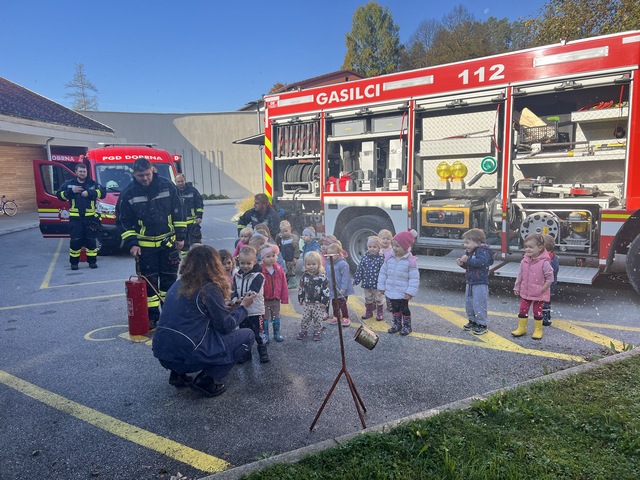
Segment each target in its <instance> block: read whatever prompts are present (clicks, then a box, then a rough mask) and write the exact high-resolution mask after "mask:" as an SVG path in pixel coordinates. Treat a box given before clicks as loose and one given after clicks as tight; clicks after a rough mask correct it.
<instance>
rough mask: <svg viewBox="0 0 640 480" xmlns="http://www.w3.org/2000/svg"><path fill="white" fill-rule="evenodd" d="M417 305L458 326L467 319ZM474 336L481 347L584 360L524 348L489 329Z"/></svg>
mask: <svg viewBox="0 0 640 480" xmlns="http://www.w3.org/2000/svg"><path fill="white" fill-rule="evenodd" d="M419 306H421V307H423V308H426V309H427V310H429V311H431V312H433V313H435V314H436V315H438V316H439V317H441V318H443V319H445V320H447V321H448V322H451V323H453V324H454V325H456V326H457V327H460V328H462V327H463V326H464V325H465V324H466V323H467V321H468V320H467V318H465V317H463V316H462V315H458V314H457V313H455V312H453V311H452V310H451V309H449V308H447V307H441V306H437V305H426V304H420V305H419ZM476 338H477V339H478V340H479V341H480V343H479V342H474V345H475V346H478V347H482V348H490V349H494V350H503V351H506V352H513V353H520V354H525V355H534V356H538V357H550V358H558V359H561V360H572V361H574V362H584V361H585V359H584V358H582V357H580V356H578V355H568V354H565V353H556V352H549V351H545V350H533V349H530V348H524V347H522V346H520V345H518V344H517V343H514V342H511V341H509V340H507V339H505V338H503V337H501V336H500V335H498V334H496V333H493V332H491V331H488V332H487V333H485V334H484V335H479V336H478V337H476Z"/></svg>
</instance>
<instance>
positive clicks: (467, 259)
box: [456, 228, 493, 335]
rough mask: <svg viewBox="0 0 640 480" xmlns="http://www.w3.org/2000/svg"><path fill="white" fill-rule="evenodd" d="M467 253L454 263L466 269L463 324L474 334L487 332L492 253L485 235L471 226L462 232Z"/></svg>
mask: <svg viewBox="0 0 640 480" xmlns="http://www.w3.org/2000/svg"><path fill="white" fill-rule="evenodd" d="M462 240H463V243H464V248H465V249H466V251H467V253H466V254H464V255H462V256H461V257H460V258H458V259H457V260H456V263H457V264H458V265H460V266H461V267H462V268H464V269H466V270H467V273H466V276H467V287H466V291H465V302H464V306H465V309H466V311H467V318H468V319H469V322H468V323H467V324H466V325H465V326H464V329H465V330H467V331H472V332H473V334H474V335H484V334H485V333H487V331H488V328H487V301H488V299H489V267H490V266H491V265H492V264H493V254H492V253H491V250H489V245H487V244H486V241H487V237H486V235H485V234H484V232H483V231H482V230H480V229H479V228H472V229H471V230H467V231H466V232H464V233H463V234H462Z"/></svg>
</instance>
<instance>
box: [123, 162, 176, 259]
mask: <svg viewBox="0 0 640 480" xmlns="http://www.w3.org/2000/svg"><path fill="white" fill-rule="evenodd" d="M116 224H117V225H118V227H119V228H120V229H121V230H122V240H123V242H124V247H125V249H127V250H128V249H130V248H131V247H133V246H135V245H138V246H141V247H159V246H161V245H162V243H163V242H166V241H167V239H169V240H170V239H171V237H173V236H174V235H175V239H176V240H184V237H185V230H186V227H187V223H186V221H185V219H184V211H183V210H182V202H181V201H180V198H179V197H178V192H177V188H176V186H175V185H174V184H173V183H172V182H171V181H169V180H167V179H166V178H164V177H160V176H159V175H158V174H154V175H153V180H152V181H151V184H150V185H149V186H148V187H144V186H142V185H140V184H139V183H138V182H137V181H136V180H135V179H134V180H132V181H131V183H130V184H129V185H128V186H127V187H126V188H125V189H124V190H123V191H122V193H121V194H120V197H119V198H118V203H117V204H116Z"/></svg>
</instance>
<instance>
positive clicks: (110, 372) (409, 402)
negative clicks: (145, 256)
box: [0, 201, 640, 479]
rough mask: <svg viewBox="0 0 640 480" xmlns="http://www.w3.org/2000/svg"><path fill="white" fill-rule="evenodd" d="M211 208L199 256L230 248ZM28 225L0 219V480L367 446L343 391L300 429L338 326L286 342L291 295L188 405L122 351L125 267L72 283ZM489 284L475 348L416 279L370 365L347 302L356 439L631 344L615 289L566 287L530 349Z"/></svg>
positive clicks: (224, 224)
mask: <svg viewBox="0 0 640 480" xmlns="http://www.w3.org/2000/svg"><path fill="white" fill-rule="evenodd" d="M209 202H211V201H209ZM213 202H217V203H207V207H206V208H205V222H206V223H205V226H204V227H203V233H204V235H205V243H207V244H211V245H213V246H215V247H216V248H229V247H231V246H232V245H233V240H234V238H235V233H236V232H235V225H234V224H233V222H231V221H230V220H229V219H230V218H231V216H232V214H233V213H234V208H233V207H232V206H231V205H230V204H232V203H235V201H226V202H225V201H213ZM223 202H224V203H223ZM216 205H217V207H214V206H216ZM36 226H37V214H36V213H29V212H20V213H18V214H17V215H16V216H15V217H12V218H10V217H3V216H0V235H3V234H6V233H10V232H11V233H13V235H10V236H5V237H0V246H1V247H2V249H3V254H4V255H5V257H4V261H3V264H4V265H3V272H5V274H7V273H8V272H10V274H11V278H10V280H11V281H10V282H7V283H6V284H5V287H4V291H0V311H1V312H0V404H2V405H3V406H4V408H3V409H1V410H0V424H2V425H3V429H0V444H3V445H5V446H6V448H5V450H4V452H3V456H2V457H3V458H0V478H3V479H4V478H7V479H12V478H26V477H30V478H45V477H48V478H54V477H55V478H88V477H89V476H91V477H96V476H98V478H149V479H151V478H154V479H155V478H161V476H160V473H159V472H169V473H171V474H173V475H175V474H177V472H180V473H182V474H184V475H186V476H187V477H188V478H190V479H193V478H198V477H202V476H204V475H206V472H220V473H216V474H215V475H213V476H212V477H207V478H215V479H219V478H223V479H231V478H239V477H240V476H241V475H243V474H246V473H248V472H250V471H253V470H255V469H259V468H263V467H264V466H266V465H268V464H271V463H274V462H290V461H296V460H298V459H300V458H302V457H303V456H305V455H307V454H309V453H311V452H313V451H317V450H322V449H325V448H328V447H331V446H335V445H338V444H340V443H342V442H344V441H346V440H347V439H349V438H351V437H352V436H354V435H357V434H359V433H360V432H362V431H368V430H363V429H362V424H361V421H360V418H359V416H358V413H357V410H356V406H355V401H354V399H353V397H352V395H351V392H350V389H349V388H348V385H347V382H346V381H345V379H344V377H342V378H340V381H339V383H338V384H337V385H336V388H335V390H334V391H333V393H332V395H331V397H330V398H328V401H327V404H326V407H325V408H324V410H323V412H322V414H321V415H320V416H319V417H317V423H316V425H315V429H314V430H313V431H311V430H310V426H311V423H312V421H313V420H314V419H315V418H316V416H317V415H318V413H319V409H320V407H321V405H322V402H323V400H324V399H325V398H327V397H326V396H327V394H328V392H329V391H330V388H331V386H332V384H333V382H334V380H335V379H336V378H337V376H338V374H339V373H340V371H341V366H342V364H341V348H340V342H339V334H338V332H339V330H338V327H336V326H327V329H326V330H325V334H324V338H323V339H322V341H320V342H313V341H312V340H310V339H307V340H305V341H298V340H296V339H295V335H296V333H297V331H298V328H299V324H300V311H301V309H300V307H299V306H298V305H297V301H296V299H295V293H296V291H295V290H291V291H290V294H291V295H292V297H293V298H292V301H291V304H290V305H287V306H284V307H283V315H282V316H283V333H284V336H285V341H284V342H282V343H275V342H273V341H272V342H271V343H270V344H269V354H270V357H271V362H270V363H267V364H260V363H258V360H257V358H255V357H256V355H254V359H253V361H252V362H249V363H247V364H244V365H239V366H237V367H236V368H234V370H233V371H232V372H231V374H230V375H229V376H228V377H227V379H226V380H225V384H226V385H227V391H226V392H225V394H224V395H222V396H220V397H217V398H215V399H208V398H202V397H201V396H199V395H198V394H197V393H196V392H193V391H191V390H190V389H183V390H177V389H175V388H173V387H171V386H170V385H169V384H168V382H167V380H168V374H167V372H166V371H164V370H163V369H162V368H161V367H160V366H159V364H158V362H157V361H156V360H155V359H154V358H153V356H152V355H151V354H150V353H151V352H150V343H151V340H150V338H142V339H133V338H129V337H128V336H127V329H126V317H127V312H126V302H125V301H124V298H123V291H124V288H123V277H125V275H126V276H128V275H130V274H131V273H132V272H131V270H132V261H131V259H130V257H128V256H127V255H125V254H123V255H116V256H110V257H101V258H100V259H99V262H98V263H99V266H100V268H99V269H97V270H89V269H87V268H83V267H85V266H81V268H80V270H79V271H76V272H72V271H70V270H69V265H68V258H67V257H66V249H67V248H68V243H67V241H66V240H60V241H59V240H56V239H52V240H49V239H44V240H43V239H42V238H41V236H40V235H39V232H38V231H37V230H36V231H28V230H30V229H34V228H35V227H36ZM23 230H24V231H23ZM25 250H26V251H28V252H29V255H26V256H25V255H24V251H25ZM6 279H9V277H8V276H7V277H6ZM492 282H493V283H492V294H491V295H492V296H491V299H490V307H489V308H490V310H491V312H490V332H489V333H487V334H486V335H483V336H482V337H475V336H474V335H472V334H470V333H469V332H464V331H463V330H462V328H461V326H462V325H463V324H464V323H466V319H465V316H464V310H463V308H461V307H462V306H463V305H464V303H463V298H464V277H463V276H456V275H452V274H448V273H443V272H426V273H423V274H422V275H421V287H420V293H419V295H418V296H417V297H416V299H415V301H412V305H411V308H412V310H415V313H414V332H413V333H412V334H411V335H410V336H408V337H400V336H398V335H389V334H387V333H386V329H387V328H388V325H387V323H386V322H376V321H375V320H373V321H372V320H369V321H367V324H368V325H369V327H370V328H372V329H373V330H375V331H376V332H377V333H378V335H379V336H380V340H379V342H378V345H377V346H376V347H375V348H374V349H373V350H371V351H370V350H367V349H366V348H364V347H363V346H362V345H360V344H358V343H357V342H355V341H354V340H353V337H354V333H355V331H356V327H357V326H358V323H359V320H358V318H359V316H360V315H361V314H362V313H363V312H364V306H363V305H362V292H361V290H360V289H357V290H356V295H354V296H352V297H350V298H349V305H350V309H351V311H352V317H351V318H352V320H353V324H352V326H351V327H350V328H345V329H343V330H342V332H343V334H344V347H345V355H346V367H347V369H348V371H349V373H350V376H351V377H352V379H353V382H354V385H355V387H356V388H357V391H358V393H359V394H360V396H361V398H362V401H363V403H364V405H365V407H366V409H367V411H366V413H365V414H364V415H363V418H364V421H365V424H366V426H367V427H369V428H371V429H374V430H383V431H384V430H386V429H388V428H390V427H392V426H394V425H396V424H397V423H398V422H401V421H405V420H406V419H412V418H419V417H425V416H430V415H433V414H434V413H437V412H439V411H441V410H443V409H447V408H461V407H465V406H467V405H468V404H469V402H470V401H471V400H470V399H472V398H480V397H483V396H484V395H486V394H487V393H488V392H493V391H496V390H498V389H504V388H511V387H514V386H517V385H519V384H521V383H522V382H527V381H532V380H537V379H538V378H545V379H548V378H553V377H552V376H551V375H547V374H548V373H549V372H559V373H558V374H557V375H567V374H570V373H572V372H575V371H576V370H575V369H576V368H577V369H578V370H581V369H585V368H591V367H590V366H591V365H592V364H593V362H588V363H585V358H587V357H592V356H593V355H594V354H597V353H600V352H601V351H602V349H603V348H605V347H607V346H608V345H609V344H610V342H611V341H613V342H615V345H616V346H617V347H618V349H619V350H620V349H621V347H622V345H623V342H626V343H627V344H630V343H632V344H638V343H640V328H638V327H637V313H636V312H637V303H638V300H637V296H636V295H635V293H634V292H633V291H632V289H631V288H630V287H629V286H628V285H622V284H621V285H618V284H616V283H614V282H612V281H611V280H608V279H603V280H602V281H601V282H600V284H599V285H597V286H593V287H591V286H564V287H563V289H562V290H561V294H560V296H559V298H558V299H557V301H556V303H555V313H556V316H555V317H554V325H553V326H552V327H551V328H550V329H548V330H546V331H545V337H544V339H543V340H542V341H535V340H532V339H531V338H530V336H527V337H522V338H520V339H513V338H512V337H511V336H510V333H509V332H510V331H511V330H512V329H513V327H514V325H515V313H514V312H517V299H516V298H515V297H514V296H513V293H512V292H510V291H509V290H510V288H511V287H512V285H511V283H510V282H509V281H506V280H504V279H502V280H501V279H495V280H492ZM387 316H388V314H387ZM387 320H388V318H387ZM123 324H124V325H123ZM44 326H46V328H43V327H44ZM607 361H610V360H607ZM554 375H555V374H554ZM27 397H29V398H27ZM3 432H4V433H3ZM79 441H80V442H81V443H82V448H78V443H79ZM3 466H4V467H5V468H7V469H9V472H10V473H9V474H7V475H6V477H5V476H3V471H2V467H3ZM234 466H236V468H232V467H234ZM16 472H20V473H21V474H22V476H16ZM87 472H89V473H90V475H89V474H87ZM94 472H95V475H94ZM83 475H84V476H83Z"/></svg>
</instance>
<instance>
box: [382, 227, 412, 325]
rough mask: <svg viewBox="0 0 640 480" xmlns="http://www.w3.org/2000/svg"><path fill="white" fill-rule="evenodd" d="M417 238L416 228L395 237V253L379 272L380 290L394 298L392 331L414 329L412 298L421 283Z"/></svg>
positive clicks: (391, 298) (393, 244) (392, 302)
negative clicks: (413, 248) (415, 250)
mask: <svg viewBox="0 0 640 480" xmlns="http://www.w3.org/2000/svg"><path fill="white" fill-rule="evenodd" d="M414 238H415V236H414V232H413V231H405V232H400V233H398V234H396V236H395V237H393V242H392V243H391V245H392V247H393V255H392V256H391V257H389V258H388V259H387V261H386V262H384V263H383V264H382V268H381V269H380V275H379V276H378V290H381V291H382V292H383V293H384V294H385V296H386V297H388V298H389V299H390V300H391V311H392V313H393V326H392V327H391V328H390V329H389V330H388V332H389V333H398V332H400V335H409V334H410V333H411V310H409V300H411V299H412V298H413V297H414V296H415V295H416V294H417V293H418V287H419V286H420V272H419V270H418V263H417V259H416V257H414V256H413V255H411V245H413V242H414Z"/></svg>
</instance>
